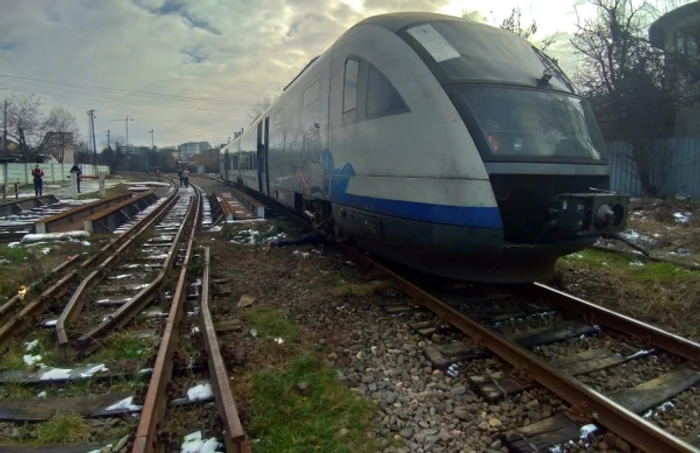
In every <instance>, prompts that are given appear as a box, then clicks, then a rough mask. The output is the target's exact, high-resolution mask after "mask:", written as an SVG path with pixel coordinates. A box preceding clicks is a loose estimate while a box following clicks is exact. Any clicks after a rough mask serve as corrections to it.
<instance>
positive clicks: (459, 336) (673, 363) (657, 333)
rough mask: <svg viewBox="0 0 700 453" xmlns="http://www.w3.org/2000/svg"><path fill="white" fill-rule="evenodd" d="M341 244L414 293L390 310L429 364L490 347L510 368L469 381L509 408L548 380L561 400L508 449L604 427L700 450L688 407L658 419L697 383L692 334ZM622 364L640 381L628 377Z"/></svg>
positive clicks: (560, 442) (548, 292)
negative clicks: (680, 416) (682, 413)
mask: <svg viewBox="0 0 700 453" xmlns="http://www.w3.org/2000/svg"><path fill="white" fill-rule="evenodd" d="M248 194H249V195H252V196H254V197H256V198H258V199H259V200H260V201H263V202H264V203H266V204H267V205H268V206H271V207H273V209H275V210H277V211H278V212H282V213H284V214H285V216H287V217H289V218H291V219H292V220H294V221H296V222H297V223H300V224H302V225H304V226H306V227H307V228H308V227H309V225H308V223H307V222H306V220H305V219H302V218H300V217H298V216H296V215H295V214H294V213H292V212H290V211H288V210H287V209H286V208H284V207H283V206H280V205H278V204H277V203H275V202H274V201H272V200H268V199H263V198H262V197H260V196H259V195H258V194H255V193H254V192H248ZM339 249H340V250H341V251H342V252H343V253H345V254H347V255H350V256H352V257H353V258H354V259H355V260H356V261H358V262H362V263H364V264H365V265H367V266H371V267H374V268H376V269H379V270H381V271H383V272H385V273H386V274H387V275H389V276H390V277H391V278H392V279H394V280H395V281H396V282H398V283H399V284H400V285H401V287H402V288H403V290H404V291H405V292H406V293H407V294H408V295H410V296H411V297H412V298H413V300H414V301H415V302H416V303H415V304H414V305H395V306H387V307H385V309H386V311H387V313H390V314H400V315H401V316H403V317H404V318H405V319H406V320H407V322H409V323H410V325H411V327H412V328H413V329H414V330H415V331H416V332H418V333H420V334H421V335H424V336H425V337H426V338H427V339H429V340H430V341H428V342H427V343H429V345H428V347H426V351H425V352H426V355H427V356H428V358H429V359H430V360H431V362H432V363H433V364H434V366H436V367H440V368H446V369H447V370H448V373H449V372H451V371H454V368H450V367H454V364H455V363H457V362H459V361H462V360H469V359H477V358H483V357H488V356H496V357H498V358H500V359H502V360H504V361H505V362H506V363H507V364H508V365H509V366H508V365H507V366H505V367H504V368H503V369H502V370H499V371H497V372H495V373H488V374H486V375H473V376H469V380H470V382H471V385H472V387H474V388H475V389H477V390H478V392H479V393H480V394H481V395H482V396H483V398H484V400H485V401H488V402H489V404H494V405H495V404H498V403H499V402H505V403H506V405H505V406H502V407H508V404H507V402H508V401H509V400H510V399H511V398H520V395H521V394H522V392H524V391H527V390H530V389H533V388H544V389H546V390H548V391H549V392H551V393H553V394H554V395H556V396H557V397H558V398H560V399H561V400H562V401H563V402H564V404H563V405H561V406H560V407H546V408H544V409H543V410H542V412H540V414H544V415H545V416H544V417H538V418H537V420H536V421H534V422H531V421H530V420H529V419H527V418H525V419H523V421H524V423H522V425H521V426H518V427H516V428H515V429H513V430H511V431H510V432H509V433H507V434H506V435H504V436H503V443H504V444H505V445H507V446H508V448H509V451H514V452H528V453H529V452H537V451H547V450H548V449H550V448H551V449H554V451H557V450H559V451H561V449H566V448H567V445H572V443H579V444H581V445H583V446H584V448H585V445H586V442H587V439H588V437H587V434H589V433H590V432H593V431H597V433H606V432H608V433H613V434H614V435H615V436H612V437H608V442H610V443H613V445H606V448H607V447H610V448H617V449H618V450H620V451H631V448H632V446H633V447H634V448H636V449H638V450H639V451H645V452H650V453H651V452H685V453H688V452H694V453H698V452H700V449H699V448H698V447H700V442H698V436H699V434H700V423H698V419H697V417H695V416H694V415H692V414H693V412H692V410H693V409H692V408H690V409H689V411H690V420H692V418H693V417H695V420H696V421H695V422H694V423H695V424H694V425H693V422H692V421H690V422H689V423H687V424H686V425H684V426H682V427H679V426H674V424H668V423H664V422H663V421H661V423H660V422H659V421H658V420H657V415H659V414H661V413H663V411H664V410H665V408H668V407H669V404H673V403H672V401H671V400H673V399H674V398H678V399H679V400H680V401H682V400H683V397H684V395H686V396H687V395H695V394H697V392H699V391H700V372H699V371H698V368H697V366H698V361H699V359H700V345H698V344H697V343H694V342H691V341H689V340H686V339H683V338H680V337H678V336H675V335H672V334H669V333H667V332H665V331H662V330H660V329H657V328H655V327H653V326H650V325H647V324H644V323H641V322H639V321H636V320H634V319H630V318H628V317H626V316H623V315H621V314H618V313H615V312H612V311H610V310H607V309H604V308H601V307H599V306H596V305H594V304H591V303H589V302H586V301H583V300H581V299H577V298H575V297H572V296H569V295H567V294H565V293H562V292H560V291H556V290H554V289H552V288H549V287H547V286H544V285H540V284H532V285H521V286H517V287H512V286H510V287H509V286H506V287H503V286H501V287H498V286H486V285H455V284H454V282H452V283H449V284H448V283H446V282H443V281H438V280H436V279H434V278H430V277H426V276H424V275H420V274H417V273H415V272H413V271H411V270H408V269H403V268H400V267H399V266H396V265H395V264H390V263H386V262H383V261H381V260H378V259H374V258H372V257H370V256H368V255H367V254H365V253H363V252H361V251H359V250H357V249H355V248H352V247H350V246H347V245H340V246H339ZM460 286H461V287H460ZM642 361H655V364H657V365H655V366H654V367H652V368H653V372H644V373H641V374H639V375H637V374H634V373H636V372H635V369H636V368H635V367H637V366H638V365H639V364H640V363H641V362H642ZM627 373H632V374H634V375H635V376H636V378H635V379H632V380H631V381H624V380H621V379H620V376H624V375H626V374H627ZM601 376H603V378H601ZM605 376H610V379H605ZM606 381H607V382H606ZM618 381H620V382H618ZM622 381H624V382H622ZM615 382H618V383H619V385H615ZM535 403H537V404H538V405H539V404H540V403H539V402H537V401H536V402H535ZM534 406H535V404H533V407H534ZM696 409H697V408H696ZM487 420H489V419H488V418H487ZM486 423H487V424H488V421H487V422H486ZM493 423H494V424H496V422H493ZM491 428H493V426H491ZM485 429H489V426H485Z"/></svg>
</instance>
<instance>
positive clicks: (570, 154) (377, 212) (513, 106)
mask: <svg viewBox="0 0 700 453" xmlns="http://www.w3.org/2000/svg"><path fill="white" fill-rule="evenodd" d="M547 74H549V75H548V76H547ZM545 78H546V79H547V80H543V79H545ZM517 115H519V116H517ZM567 115H568V116H567ZM591 115H592V114H591V113H590V110H589V109H588V107H587V106H586V104H585V102H583V101H582V100H581V99H580V98H578V97H577V96H576V94H575V92H574V90H573V88H572V87H571V84H570V82H569V81H568V79H566V76H565V75H563V73H561V71H560V70H559V69H558V67H556V65H554V64H553V63H552V62H551V60H548V59H547V57H546V56H544V55H543V54H541V53H539V52H538V51H536V50H535V49H534V48H532V47H531V46H530V45H529V44H528V43H527V42H526V41H524V40H522V39H520V38H519V37H517V36H515V35H512V34H510V33H508V32H505V31H502V30H500V29H497V28H494V27H490V26H487V25H483V24H477V23H473V22H469V21H464V20H462V19H458V18H453V17H449V16H441V15H435V14H422V13H399V14H387V15H382V16H375V17H372V18H369V19H366V20H364V21H362V22H361V23H359V24H357V25H356V26H354V27H353V28H351V29H350V30H349V31H347V32H346V33H345V34H344V35H343V36H342V37H340V38H339V39H338V40H337V41H336V42H335V43H334V44H333V46H331V47H330V48H329V49H328V50H327V51H326V52H324V53H323V54H322V55H321V56H319V57H318V58H317V59H315V60H312V62H311V63H310V64H309V65H308V66H307V67H306V68H305V69H304V70H303V71H302V72H301V73H300V74H299V75H298V76H297V78H296V79H294V80H293V81H292V83H290V85H289V86H287V88H286V89H285V90H284V91H283V93H282V94H281V96H280V97H279V99H278V100H277V102H275V103H274V105H272V106H271V107H270V108H269V109H268V110H267V111H266V112H264V113H263V114H262V115H261V116H260V117H259V118H258V119H257V120H256V121H255V122H254V123H253V124H252V125H251V127H250V128H249V129H248V130H246V131H244V132H243V134H242V135H241V136H240V137H238V138H237V139H236V140H234V141H233V142H232V143H231V144H229V145H228V146H227V147H226V148H224V150H222V153H221V174H222V177H223V178H224V179H226V180H229V181H231V182H234V183H237V184H242V185H245V186H247V187H249V188H250V189H252V190H255V191H260V192H262V193H263V194H265V195H267V196H269V197H271V198H273V199H276V200H277V201H279V202H281V203H283V204H285V205H287V206H289V207H292V208H295V209H297V210H299V211H300V212H301V211H312V212H314V213H315V214H316V215H317V218H321V219H323V220H325V221H328V222H329V223H330V224H332V225H333V230H334V231H335V233H336V234H338V235H341V236H344V237H346V238H349V239H351V240H353V241H355V242H357V243H359V244H360V245H361V246H363V247H365V248H367V249H369V250H371V251H374V252H376V253H378V254H380V255H384V256H386V257H388V258H390V259H393V260H396V261H399V262H401V263H403V264H406V265H408V266H411V267H416V268H420V269H422V270H426V271H428V272H432V273H435V274H439V275H442V276H448V277H453V278H471V279H475V280H484V281H512V282H519V281H531V280H533V279H535V278H542V277H543V276H544V275H545V274H547V273H549V272H550V271H551V269H552V266H553V263H554V261H555V260H556V258H557V257H558V256H561V255H563V254H565V253H570V252H572V251H575V250H579V249H581V248H583V247H585V246H587V245H590V244H591V243H592V242H595V240H597V238H598V236H599V235H600V228H595V227H594V225H593V223H594V222H595V217H596V214H597V213H596V212H595V210H596V209H597V208H598V207H599V206H600V205H601V203H607V204H608V205H609V204H614V205H615V209H614V211H615V214H616V219H615V221H614V223H615V225H613V226H610V225H607V226H606V227H612V228H616V229H619V228H621V227H622V224H623V223H624V217H625V214H626V212H625V211H626V201H625V198H624V197H619V196H615V195H610V194H606V195H601V194H598V195H594V194H592V193H591V187H595V188H598V189H603V190H604V189H607V184H608V167H607V164H606V161H605V156H604V150H603V149H602V147H603V142H602V138H601V137H600V133H599V131H598V129H597V125H596V124H595V120H593V119H592V116H591ZM516 116H517V117H516ZM562 143H564V145H562ZM499 150H500V151H499ZM571 193H576V194H581V193H585V194H586V195H585V196H583V198H574V199H571V198H570V197H569V196H568V195H567V194H571ZM606 197H607V198H606ZM562 200H566V201H562ZM571 200H573V201H571ZM576 200H578V201H576ZM581 200H583V201H581ZM579 201H580V203H583V204H582V205H581V204H580V203H579ZM562 203H563V205H567V206H563V205H562ZM571 203H573V204H571ZM577 203H579V204H577ZM569 206H573V209H571V208H570V207H569ZM581 206H584V207H583V208H582V207H581ZM552 209H555V210H557V209H558V214H557V215H555V216H554V217H553V218H550V217H552V215H551V212H552ZM567 209H568V211H567ZM591 209H593V211H592V213H591V212H589V211H591ZM576 211H579V217H580V219H579V218H576V219H574V220H572V217H571V216H572V215H575V212H576ZM584 211H585V212H587V214H585V215H584V213H582V212H584ZM586 215H587V217H586ZM530 217H532V218H530ZM535 217H536V218H535ZM572 221H573V224H572V223H571V222H572ZM553 222H554V223H553ZM557 222H558V223H557ZM567 222H568V223H567ZM521 223H522V224H527V225H526V226H524V227H523V226H522V225H521V226H518V225H519V224H521ZM533 225H534V226H533ZM571 225H578V227H579V228H578V231H574V230H576V227H574V228H573V230H572V227H571ZM538 228H539V230H540V231H538V232H534V233H533V234H530V233H532V231H530V230H533V229H535V230H537V229H538ZM533 260H535V261H536V263H533Z"/></svg>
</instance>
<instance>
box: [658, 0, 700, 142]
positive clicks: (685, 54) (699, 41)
mask: <svg viewBox="0 0 700 453" xmlns="http://www.w3.org/2000/svg"><path fill="white" fill-rule="evenodd" d="M649 40H650V41H651V44H652V45H653V46H654V47H657V48H659V49H662V50H663V51H664V52H665V54H666V63H665V64H666V65H674V64H675V65H677V67H678V68H679V70H678V76H679V81H678V82H679V85H680V86H679V89H680V90H681V91H682V92H683V93H684V94H685V95H686V96H688V95H689V94H691V93H693V92H695V93H696V94H700V51H699V49H698V48H699V47H700V3H698V2H692V3H688V4H686V5H683V6H681V7H678V8H676V9H674V10H671V11H669V12H667V13H666V14H664V15H663V16H661V17H659V18H658V19H657V20H656V21H654V23H653V24H651V26H650V27H649ZM680 68H683V70H680ZM675 132H676V135H677V136H700V102H695V103H693V104H692V105H690V106H688V107H685V108H683V109H682V110H681V111H680V112H679V113H678V115H677V117H676V124H675Z"/></svg>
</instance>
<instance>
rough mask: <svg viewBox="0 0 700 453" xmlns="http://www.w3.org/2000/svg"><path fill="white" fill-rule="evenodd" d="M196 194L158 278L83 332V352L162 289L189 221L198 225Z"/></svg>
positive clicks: (129, 319)
mask: <svg viewBox="0 0 700 453" xmlns="http://www.w3.org/2000/svg"><path fill="white" fill-rule="evenodd" d="M194 194H195V195H194V197H193V201H192V203H190V206H189V208H188V210H187V214H186V216H185V221H183V222H182V224H181V225H180V228H179V229H178V231H177V234H176V235H175V239H174V240H173V243H172V245H171V246H170V251H169V252H168V256H167V258H166V259H165V263H164V264H163V268H162V269H161V271H160V272H159V273H158V276H156V278H155V279H154V280H153V281H152V282H151V283H150V284H149V285H148V286H147V287H146V288H144V289H142V290H141V291H139V292H138V293H137V294H136V295H135V296H134V297H132V298H131V300H129V302H127V303H125V304H124V305H122V306H121V307H119V309H117V310H116V311H115V312H114V313H113V314H111V315H110V316H108V317H107V319H105V320H104V321H102V322H101V323H100V324H98V325H97V326H95V327H93V328H92V329H90V331H88V332H87V333H85V334H83V335H82V336H81V337H80V338H78V339H77V340H76V347H78V348H79V349H80V350H81V351H82V353H83V354H89V353H91V352H92V351H93V350H94V349H95V348H97V346H98V345H97V343H95V340H96V339H98V338H101V337H104V336H106V335H107V334H108V333H109V332H111V331H113V330H115V329H119V328H121V327H124V326H125V325H126V324H127V323H128V322H129V321H131V320H132V319H133V318H134V317H135V316H136V315H137V314H138V313H139V312H140V311H141V310H142V309H143V308H144V307H146V306H147V305H148V304H149V303H150V302H151V301H152V300H153V299H154V298H155V296H156V294H157V291H158V289H160V286H161V284H162V283H163V280H164V279H165V276H166V275H167V273H168V272H170V269H172V267H173V264H174V263H175V258H176V257H177V252H178V249H179V246H180V241H181V240H182V236H183V234H184V231H185V228H186V226H187V223H188V221H192V222H193V225H194V226H193V228H194V227H196V226H197V221H198V219H199V205H200V194H199V192H198V191H197V190H195V191H194ZM193 238H194V233H192V236H191V237H190V239H189V241H190V243H191V242H192V240H193ZM190 245H191V244H190ZM189 247H190V246H188V249H187V250H188V252H187V253H188V255H186V259H189ZM186 267H187V265H186V263H185V264H183V269H184V270H187V269H186ZM166 330H167V327H166Z"/></svg>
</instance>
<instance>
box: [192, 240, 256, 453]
mask: <svg viewBox="0 0 700 453" xmlns="http://www.w3.org/2000/svg"><path fill="white" fill-rule="evenodd" d="M201 317H202V329H203V330H202V331H203V332H204V335H203V336H204V345H205V347H206V349H207V355H208V357H209V360H208V361H209V370H210V375H211V377H212V379H211V380H212V385H213V387H214V398H215V399H216V406H217V409H218V410H219V415H220V416H221V419H222V420H223V424H224V431H223V436H224V444H225V445H226V451H228V452H236V453H242V452H245V451H247V449H248V447H249V445H248V444H247V442H246V437H245V432H244V431H243V425H241V419H240V418H239V416H238V410H237V409H236V403H235V402H234V399H233V394H232V393H231V387H230V386H229V381H228V373H227V372H226V364H225V363H224V359H223V357H222V356H221V351H220V350H219V341H218V339H217V338H216V329H215V327H214V320H213V319H212V316H211V311H210V309H209V247H206V248H205V249H204V273H203V276H202V306H201Z"/></svg>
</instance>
